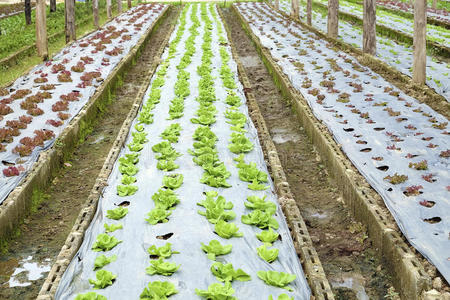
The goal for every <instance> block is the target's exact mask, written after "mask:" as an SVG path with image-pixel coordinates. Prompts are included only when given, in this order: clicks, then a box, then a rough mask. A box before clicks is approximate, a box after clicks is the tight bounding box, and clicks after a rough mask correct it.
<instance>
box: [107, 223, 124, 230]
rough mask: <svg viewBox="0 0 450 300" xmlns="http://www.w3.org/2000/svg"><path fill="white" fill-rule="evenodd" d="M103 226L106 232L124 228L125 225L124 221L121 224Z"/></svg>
mask: <svg viewBox="0 0 450 300" xmlns="http://www.w3.org/2000/svg"><path fill="white" fill-rule="evenodd" d="M103 227H104V228H105V232H114V231H116V230H117V229H122V228H123V225H122V223H120V224H106V223H105V224H103Z"/></svg>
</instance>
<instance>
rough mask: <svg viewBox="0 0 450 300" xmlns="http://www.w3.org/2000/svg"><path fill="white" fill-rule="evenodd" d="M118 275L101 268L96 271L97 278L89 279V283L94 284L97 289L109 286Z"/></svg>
mask: <svg viewBox="0 0 450 300" xmlns="http://www.w3.org/2000/svg"><path fill="white" fill-rule="evenodd" d="M116 277H117V275H114V274H113V273H111V272H110V271H106V270H99V271H97V272H95V278H96V279H89V283H90V284H93V285H94V288H95V289H104V288H105V287H107V286H110V285H111V284H113V281H114V280H115V279H116Z"/></svg>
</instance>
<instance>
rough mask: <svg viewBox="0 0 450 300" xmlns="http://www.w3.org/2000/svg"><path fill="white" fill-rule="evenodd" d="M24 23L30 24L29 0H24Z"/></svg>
mask: <svg viewBox="0 0 450 300" xmlns="http://www.w3.org/2000/svg"><path fill="white" fill-rule="evenodd" d="M24 10H25V23H26V24H27V25H30V24H31V0H25V8H24Z"/></svg>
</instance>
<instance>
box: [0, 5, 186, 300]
mask: <svg viewBox="0 0 450 300" xmlns="http://www.w3.org/2000/svg"><path fill="white" fill-rule="evenodd" d="M178 12H179V9H178V7H177V6H175V7H173V9H172V10H171V11H170V12H169V15H168V16H167V17H166V18H165V19H164V20H163V21H162V23H161V25H160V26H159V28H158V30H157V31H156V33H154V34H153V36H152V37H151V39H150V40H149V41H148V43H147V46H146V48H145V50H144V51H143V52H142V55H141V57H140V58H139V59H138V61H137V63H136V65H135V66H134V67H133V68H132V69H131V70H130V71H129V72H128V73H127V75H126V76H125V78H124V81H123V86H122V87H120V88H119V89H118V90H117V91H116V95H115V98H114V100H113V102H112V103H111V105H109V106H108V108H107V110H106V111H105V112H104V114H103V116H102V117H101V118H99V120H98V121H97V124H96V125H95V127H94V128H93V131H92V133H91V134H90V135H89V136H88V137H87V138H86V140H85V141H84V143H82V144H81V145H80V146H79V147H78V148H77V149H76V150H75V151H74V153H73V154H72V156H71V159H70V161H67V162H66V163H65V167H64V169H62V170H61V172H60V173H59V174H57V176H56V177H55V178H54V180H53V182H52V183H51V185H50V187H49V188H48V190H47V191H45V193H44V194H42V195H41V200H42V202H41V203H40V204H39V206H38V207H37V210H36V212H34V213H32V214H31V215H30V216H29V217H28V218H27V219H26V220H25V221H24V223H23V224H22V225H21V226H20V234H19V235H18V237H17V238H15V239H14V240H12V241H11V242H10V243H9V249H8V252H7V253H6V254H2V255H0V299H21V300H26V299H34V298H36V296H37V294H38V293H39V290H40V288H41V285H42V283H43V282H44V280H45V277H46V275H47V273H48V272H45V273H43V274H42V275H43V276H42V277H41V278H40V279H38V280H35V281H32V282H31V285H29V286H25V287H14V288H10V287H9V283H8V281H9V280H10V277H11V275H12V274H13V272H14V270H15V269H16V268H17V267H18V266H19V263H20V261H22V262H23V260H24V259H26V258H27V257H29V256H32V257H33V258H32V261H33V262H37V263H38V264H39V265H48V266H50V265H51V264H52V263H53V262H54V260H55V258H56V256H57V255H58V253H59V251H60V250H61V247H62V246H63V244H64V242H65V240H66V238H67V236H68V234H69V232H70V230H71V229H72V226H73V223H74V222H75V220H76V218H77V216H78V214H79V211H80V208H81V205H82V204H83V203H84V202H85V201H86V199H87V197H88V195H89V193H90V191H91V189H92V187H93V185H94V183H95V180H96V178H97V176H98V173H99V172H100V170H101V168H102V166H103V163H104V161H105V159H106V157H107V155H108V153H109V151H110V149H111V146H112V144H113V142H114V140H115V139H116V136H117V134H118V132H119V130H120V128H121V126H122V123H123V121H124V120H125V118H126V117H127V115H128V113H129V111H130V109H131V106H132V104H133V102H134V101H135V99H136V95H137V93H138V91H139V89H140V87H141V86H142V85H143V84H146V82H145V81H146V78H145V74H146V72H148V68H150V66H151V64H152V62H153V60H154V56H155V54H156V53H157V51H158V49H159V48H160V47H161V44H162V42H163V41H164V39H165V38H166V36H167V32H169V29H170V27H171V25H172V24H173V23H175V22H176V20H177V15H178ZM22 265H23V263H20V266H22ZM26 275H27V274H26V272H23V274H21V276H18V278H20V277H25V278H24V280H25V282H28V281H26V277H27V276H26Z"/></svg>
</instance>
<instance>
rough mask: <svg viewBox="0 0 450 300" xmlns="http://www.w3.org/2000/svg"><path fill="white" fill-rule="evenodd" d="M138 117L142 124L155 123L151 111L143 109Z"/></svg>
mask: <svg viewBox="0 0 450 300" xmlns="http://www.w3.org/2000/svg"><path fill="white" fill-rule="evenodd" d="M137 119H138V121H139V123H140V124H146V125H149V124H152V123H153V114H152V113H151V112H150V111H147V110H142V111H141V113H140V114H139V116H138V118H137Z"/></svg>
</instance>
